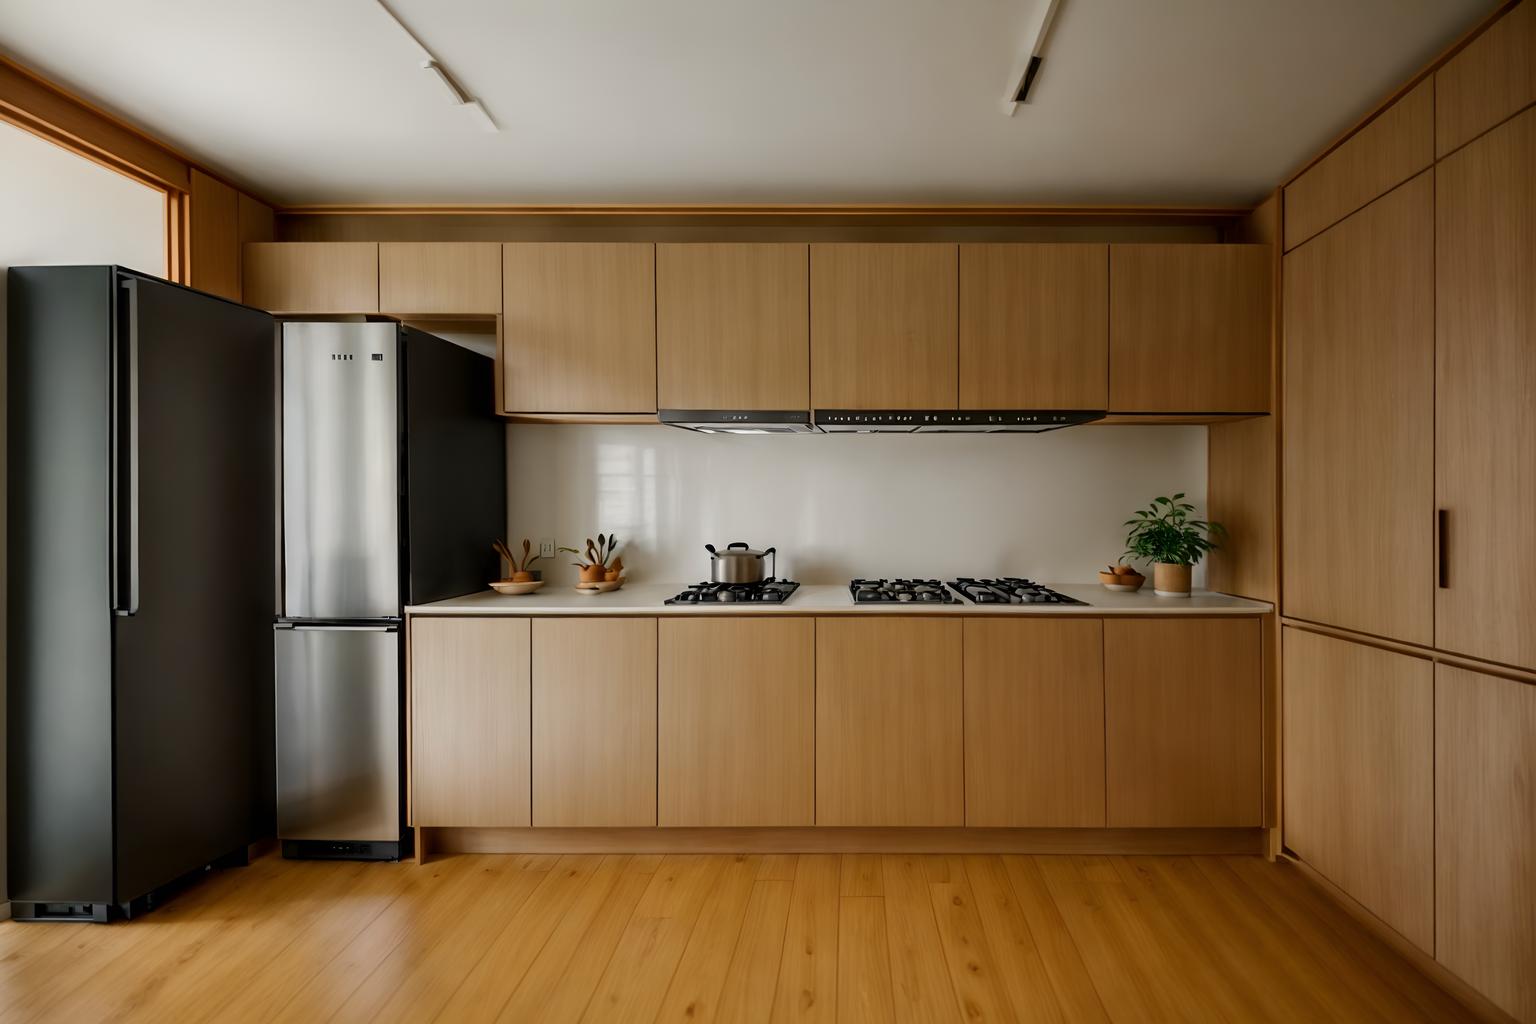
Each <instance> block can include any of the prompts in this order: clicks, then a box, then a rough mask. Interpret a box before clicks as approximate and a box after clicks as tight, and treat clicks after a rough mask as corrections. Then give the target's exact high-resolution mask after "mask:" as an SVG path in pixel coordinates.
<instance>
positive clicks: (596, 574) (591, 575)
mask: <svg viewBox="0 0 1536 1024" xmlns="http://www.w3.org/2000/svg"><path fill="white" fill-rule="evenodd" d="M607 574H608V570H607V569H605V568H603V567H602V566H601V565H584V566H582V567H581V582H583V583H601V582H603V577H604V576H606V575H607Z"/></svg>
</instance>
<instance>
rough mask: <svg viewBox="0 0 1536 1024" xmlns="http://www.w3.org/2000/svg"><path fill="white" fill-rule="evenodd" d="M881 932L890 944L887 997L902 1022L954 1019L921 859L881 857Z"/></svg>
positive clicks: (941, 946)
mask: <svg viewBox="0 0 1536 1024" xmlns="http://www.w3.org/2000/svg"><path fill="white" fill-rule="evenodd" d="M881 868H882V873H881V885H882V886H884V889H885V930H886V935H887V936H888V937H889V939H890V948H891V995H892V997H893V998H892V1003H893V1005H894V1006H895V1009H896V1019H897V1020H898V1021H901V1022H902V1024H929V1022H931V1021H939V1020H953V1019H955V1018H956V1017H957V1016H958V1015H959V1012H960V1007H959V1003H958V1002H957V1001H956V999H955V988H954V985H953V984H951V982H950V980H949V968H948V966H947V964H946V962H945V960H944V943H943V940H942V939H940V938H939V926H938V923H937V922H936V921H935V920H934V918H933V901H932V899H931V898H930V896H929V893H928V884H929V883H928V878H927V875H926V874H925V872H924V866H923V861H922V858H920V857H913V856H894V855H893V856H887V857H883V858H881Z"/></svg>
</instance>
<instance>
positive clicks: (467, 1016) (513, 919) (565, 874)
mask: <svg viewBox="0 0 1536 1024" xmlns="http://www.w3.org/2000/svg"><path fill="white" fill-rule="evenodd" d="M602 863H603V859H602V858H601V857H597V856H582V855H569V856H565V857H561V858H560V859H559V861H558V862H557V863H556V864H555V866H554V868H553V870H551V871H549V872H547V873H544V874H543V877H542V878H541V879H540V880H539V883H538V886H537V888H535V889H534V890H533V892H532V893H531V894H530V895H529V897H528V899H527V901H526V902H524V903H523V904H522V906H520V907H519V908H518V909H517V912H516V913H515V914H513V915H511V916H510V917H508V918H507V919H506V920H505V924H504V926H503V928H502V929H501V931H500V932H499V933H498V934H497V936H496V938H495V939H494V940H493V941H492V942H491V943H490V945H489V946H488V947H487V948H486V949H485V953H484V955H483V956H481V957H480V958H479V960H478V961H477V962H476V963H475V965H474V967H473V968H472V969H471V970H470V972H469V973H468V974H467V975H465V977H464V979H463V981H462V982H460V984H459V986H458V987H457V988H456V989H454V991H453V994H452V995H450V996H449V997H448V1000H447V1002H445V1003H444V1005H443V1007H442V1009H441V1011H439V1013H438V1014H437V1019H439V1020H450V1021H451V1020H489V1019H491V1018H494V1017H495V1016H496V1014H498V1013H500V1012H501V1008H502V1007H503V1006H504V1005H506V1002H507V1000H509V999H511V998H512V993H513V992H515V991H516V990H517V986H518V985H519V984H521V983H522V980H523V976H524V975H525V974H527V973H528V968H529V967H531V966H532V965H533V962H534V960H535V959H537V958H538V956H539V953H540V952H542V951H543V949H544V944H545V942H547V941H548V940H549V937H550V935H552V934H553V933H554V931H555V929H556V928H558V927H559V925H560V922H561V920H562V919H563V918H564V916H565V914H566V912H567V911H568V910H569V908H570V905H571V903H572V902H573V901H574V900H575V899H576V898H577V895H578V894H579V893H580V892H581V891H582V890H583V889H584V888H586V886H587V884H588V883H589V882H590V881H591V879H592V876H593V875H594V874H596V873H597V870H598V869H599V868H600V867H601V866H602Z"/></svg>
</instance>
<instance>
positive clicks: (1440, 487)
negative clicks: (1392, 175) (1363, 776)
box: [1434, 0, 1536, 669]
mask: <svg viewBox="0 0 1536 1024" xmlns="http://www.w3.org/2000/svg"><path fill="white" fill-rule="evenodd" d="M1526 6H1527V7H1536V4H1533V2H1532V0H1527V3H1526ZM1434 315H1435V392H1434V398H1435V460H1434V467H1435V468H1434V473H1435V504H1436V506H1437V507H1438V508H1440V509H1443V510H1444V536H1443V537H1442V538H1441V545H1442V548H1441V551H1440V558H1441V562H1442V568H1443V575H1442V577H1441V579H1440V580H1439V583H1440V586H1439V587H1437V588H1436V589H1435V591H1434V594H1435V646H1436V647H1439V648H1441V649H1442V650H1449V651H1456V652H1459V653H1462V654H1470V655H1473V656H1475V657H1479V658H1486V659H1488V660H1490V661H1497V662H1503V663H1505V664H1509V665H1520V666H1524V667H1525V668H1531V669H1536V572H1533V571H1532V569H1531V567H1532V566H1533V565H1536V455H1533V454H1532V453H1533V452H1536V110H1530V111H1526V112H1525V113H1523V114H1521V115H1520V116H1519V117H1517V118H1515V119H1514V120H1512V121H1509V122H1506V123H1505V124H1502V125H1500V126H1499V127H1497V128H1495V129H1494V130H1493V131H1491V132H1489V133H1488V134H1486V135H1484V136H1482V137H1481V138H1479V139H1477V140H1475V141H1473V142H1471V143H1469V144H1468V145H1467V146H1465V147H1463V148H1462V149H1460V150H1458V151H1456V152H1455V153H1452V154H1451V155H1450V156H1449V157H1447V158H1446V159H1445V160H1444V161H1442V162H1441V164H1440V166H1439V167H1438V168H1437V170H1436V171H1435V314H1434Z"/></svg>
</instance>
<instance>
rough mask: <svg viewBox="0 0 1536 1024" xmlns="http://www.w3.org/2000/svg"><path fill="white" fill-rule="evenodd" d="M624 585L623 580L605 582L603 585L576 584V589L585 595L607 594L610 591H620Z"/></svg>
mask: <svg viewBox="0 0 1536 1024" xmlns="http://www.w3.org/2000/svg"><path fill="white" fill-rule="evenodd" d="M623 585H624V581H623V580H622V579H617V580H604V581H603V582H602V583H578V584H576V589H577V590H579V591H581V592H582V593H583V594H606V593H609V592H610V591H614V590H618V589H619V588H620V587H622V586H623Z"/></svg>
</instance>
